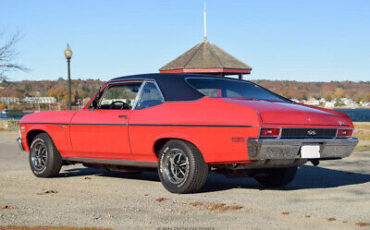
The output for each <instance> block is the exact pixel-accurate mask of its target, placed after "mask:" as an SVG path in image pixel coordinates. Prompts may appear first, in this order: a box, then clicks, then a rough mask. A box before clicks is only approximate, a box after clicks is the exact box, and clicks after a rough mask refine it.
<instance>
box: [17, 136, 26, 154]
mask: <svg viewBox="0 0 370 230" xmlns="http://www.w3.org/2000/svg"><path fill="white" fill-rule="evenodd" d="M17 142H18V146H19V148H20V149H21V150H22V151H25V150H24V148H23V145H22V139H21V138H20V137H17Z"/></svg>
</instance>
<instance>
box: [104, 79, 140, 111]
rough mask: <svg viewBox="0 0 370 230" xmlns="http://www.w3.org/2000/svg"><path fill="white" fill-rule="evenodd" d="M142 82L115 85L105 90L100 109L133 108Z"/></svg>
mask: <svg viewBox="0 0 370 230" xmlns="http://www.w3.org/2000/svg"><path fill="white" fill-rule="evenodd" d="M140 85H141V83H131V84H125V85H113V86H111V87H109V88H108V89H106V90H104V93H103V96H102V98H101V100H100V105H99V109H131V108H132V106H133V104H134V101H135V98H136V96H137V93H138V91H139V88H140Z"/></svg>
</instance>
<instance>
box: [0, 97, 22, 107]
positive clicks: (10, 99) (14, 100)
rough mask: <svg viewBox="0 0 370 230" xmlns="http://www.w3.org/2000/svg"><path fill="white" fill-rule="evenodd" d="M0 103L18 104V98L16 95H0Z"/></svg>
mask: <svg viewBox="0 0 370 230" xmlns="http://www.w3.org/2000/svg"><path fill="white" fill-rule="evenodd" d="M0 103H1V104H8V105H9V104H18V103H19V98H17V97H0Z"/></svg>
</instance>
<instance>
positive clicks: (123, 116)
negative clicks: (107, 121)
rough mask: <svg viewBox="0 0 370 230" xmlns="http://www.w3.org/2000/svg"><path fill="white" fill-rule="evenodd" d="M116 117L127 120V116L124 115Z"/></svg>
mask: <svg viewBox="0 0 370 230" xmlns="http://www.w3.org/2000/svg"><path fill="white" fill-rule="evenodd" d="M118 117H119V118H125V119H127V115H124V114H120V115H118Z"/></svg>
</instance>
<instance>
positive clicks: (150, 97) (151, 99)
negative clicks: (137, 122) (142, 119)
mask: <svg viewBox="0 0 370 230" xmlns="http://www.w3.org/2000/svg"><path fill="white" fill-rule="evenodd" d="M162 103H163V97H162V94H161V93H160V92H159V89H158V88H157V86H156V85H155V84H154V83H152V82H147V83H145V86H144V88H143V92H142V94H141V97H140V99H139V101H138V103H137V106H136V109H145V108H148V107H152V106H155V105H159V104H162Z"/></svg>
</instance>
